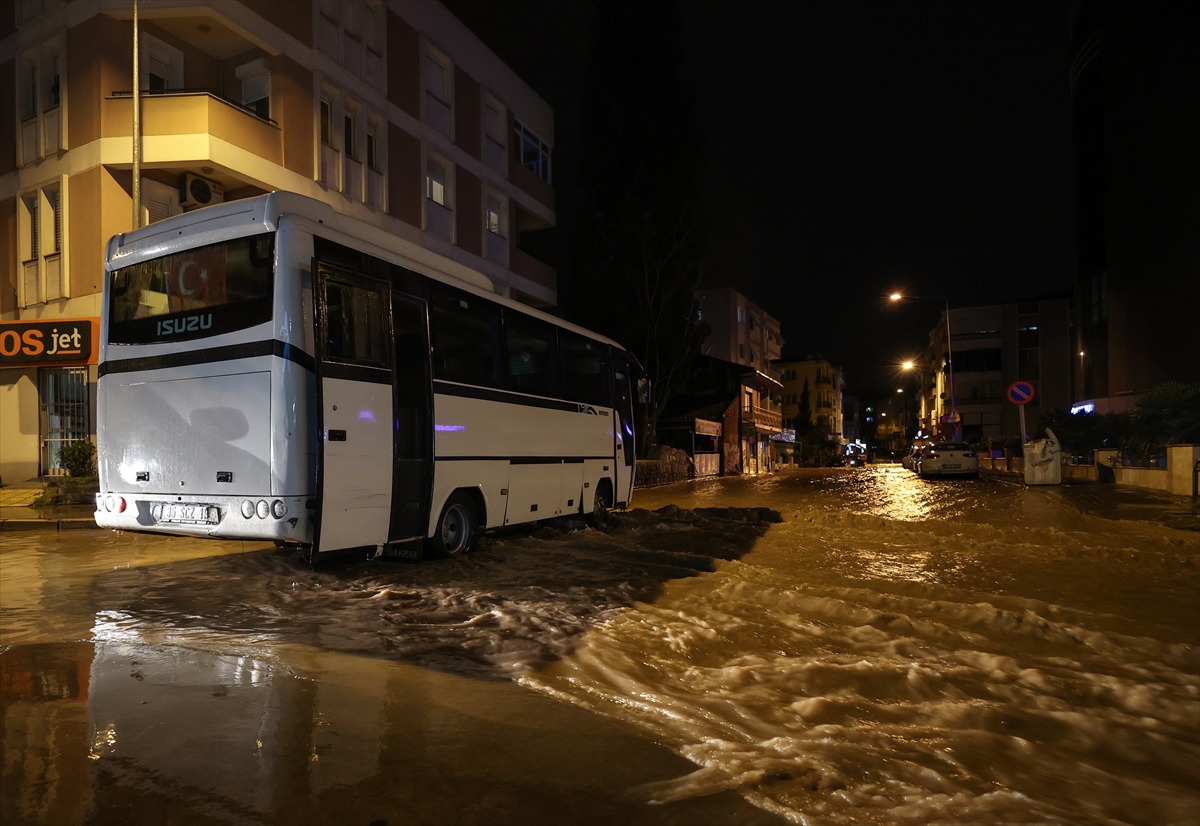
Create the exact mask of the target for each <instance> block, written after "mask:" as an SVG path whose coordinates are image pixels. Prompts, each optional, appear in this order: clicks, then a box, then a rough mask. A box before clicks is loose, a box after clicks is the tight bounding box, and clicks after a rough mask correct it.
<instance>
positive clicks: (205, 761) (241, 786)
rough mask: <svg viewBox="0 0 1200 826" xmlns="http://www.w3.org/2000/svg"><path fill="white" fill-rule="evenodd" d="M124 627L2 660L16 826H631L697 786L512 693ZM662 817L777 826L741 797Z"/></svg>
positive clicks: (4, 770)
mask: <svg viewBox="0 0 1200 826" xmlns="http://www.w3.org/2000/svg"><path fill="white" fill-rule="evenodd" d="M120 620H121V618H119V617H114V616H110V617H108V618H106V620H105V623H102V624H101V625H99V626H98V628H97V630H98V637H97V640H96V641H95V642H94V643H78V644H77V643H58V644H44V645H36V646H20V647H17V648H12V649H9V650H7V651H5V652H4V653H3V654H0V668H2V671H0V673H2V675H3V680H2V681H0V700H2V701H3V708H4V715H3V727H2V728H0V741H2V746H3V758H2V761H0V822H3V823H5V824H25V823H39V824H47V825H48V826H65V824H77V823H87V824H109V823H112V824H121V826H129V824H143V823H144V824H163V823H256V824H264V823H265V824H277V823H278V824H285V823H286V824H293V823H338V824H342V823H347V824H363V825H364V826H365V825H366V824H379V823H392V824H400V823H405V824H411V823H418V824H419V823H429V824H434V823H436V824H442V823H495V822H503V821H509V820H513V821H519V822H522V823H547V824H549V823H563V822H635V821H637V820H639V817H638V814H637V813H638V812H639V811H641V812H643V813H645V812H646V811H647V810H646V809H645V804H644V801H642V800H639V799H637V798H635V797H630V796H629V794H628V792H629V790H630V789H632V788H634V787H636V786H637V785H638V784H639V783H642V782H644V781H645V780H646V779H647V778H652V779H653V781H654V782H662V781H665V780H666V779H669V778H671V777H676V776H679V775H681V774H684V773H686V771H687V764H686V763H685V762H684V761H683V760H681V759H679V758H677V757H674V756H672V755H670V754H669V753H668V752H666V751H663V750H661V749H659V748H657V747H655V746H653V745H651V744H649V743H647V742H645V741H642V740H640V739H638V738H637V737H636V736H634V735H633V734H632V733H630V732H628V731H627V730H625V729H624V728H623V727H620V726H616V725H613V724H611V723H606V722H604V721H603V720H602V719H600V718H598V717H596V716H594V715H592V714H589V713H587V712H584V711H580V710H578V709H574V708H571V707H570V706H567V705H565V704H562V703H558V702H554V701H550V700H546V699H544V698H541V697H539V696H537V695H535V694H532V693H530V692H526V691H523V690H521V689H520V688H518V687H516V686H514V685H512V684H510V683H495V682H480V681H478V680H463V679H462V678H457V677H452V676H449V675H445V674H440V673H438V672H436V671H430V670H427V669H420V668H415V667H411V666H405V665H401V664H397V663H390V662H385V661H380V660H373V659H369V658H361V657H352V656H347V655H340V654H330V653H327V652H321V651H318V650H315V649H309V648H303V647H289V646H282V647H279V648H275V649H273V650H270V651H265V650H264V651H261V652H258V653H256V654H248V653H245V646H244V643H243V641H242V640H241V639H240V638H238V637H236V636H221V635H214V634H211V633H210V634H208V635H205V636H203V637H201V636H200V635H193V637H192V638H187V635H180V634H179V632H178V631H177V630H175V629H170V628H162V627H155V626H151V625H144V626H143V630H144V633H142V634H140V635H139V634H131V633H130V632H129V630H128V626H127V625H126V624H124V623H123V622H121V621H120ZM114 621H115V622H114ZM109 629H117V631H116V635H115V636H116V638H117V639H116V641H109V640H106V639H104V635H105V634H106V633H107V631H108V630H109ZM166 638H175V640H176V644H164V642H163V640H164V639H166ZM238 651H241V652H242V653H238V654H230V653H229V652H238ZM581 743H586V744H587V748H581V747H580V745H579V744H581ZM650 811H651V812H654V811H656V810H650ZM657 812H658V813H659V814H660V815H661V816H663V817H665V818H666V819H668V820H673V821H674V820H677V821H678V822H700V820H701V819H702V818H703V817H704V816H706V815H705V814H704V813H711V814H712V816H714V817H717V818H718V819H720V820H721V821H722V822H730V823H767V822H772V820H773V818H771V817H770V816H769V815H766V814H765V813H761V812H759V811H757V810H755V809H753V808H752V807H750V806H748V805H746V804H745V803H744V801H742V800H741V799H740V798H738V797H736V796H735V795H733V794H729V795H726V796H724V797H723V798H720V799H717V800H715V801H712V800H709V801H705V802H704V803H703V804H700V803H697V802H691V803H687V802H685V803H684V804H683V805H680V806H677V807H674V808H673V809H671V810H667V811H664V810H662V809H658V810H657Z"/></svg>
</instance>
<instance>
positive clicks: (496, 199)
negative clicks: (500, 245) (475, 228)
mask: <svg viewBox="0 0 1200 826" xmlns="http://www.w3.org/2000/svg"><path fill="white" fill-rule="evenodd" d="M500 198H501V196H499V195H497V194H495V193H492V192H489V193H488V195H487V231H488V232H492V233H495V234H496V235H504V234H505V233H504V231H503V229H502V227H503V225H504V207H503V202H502V201H501V200H500Z"/></svg>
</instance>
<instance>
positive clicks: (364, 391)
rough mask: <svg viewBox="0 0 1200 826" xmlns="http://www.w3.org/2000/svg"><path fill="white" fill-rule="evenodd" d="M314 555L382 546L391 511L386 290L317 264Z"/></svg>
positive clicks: (390, 434) (377, 283) (389, 393)
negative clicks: (316, 508) (316, 427)
mask: <svg viewBox="0 0 1200 826" xmlns="http://www.w3.org/2000/svg"><path fill="white" fill-rule="evenodd" d="M316 269H317V283H316V290H315V291H314V293H315V296H316V313H315V318H316V322H317V351H318V352H317V365H316V372H317V415H318V417H319V418H318V421H319V426H320V431H321V432H320V439H319V441H318V455H317V503H318V504H317V507H318V510H317V519H316V526H315V529H314V532H313V546H314V548H315V549H316V550H317V551H335V550H339V549H343V548H360V547H364V546H365V547H374V546H378V545H382V544H384V543H385V542H387V541H388V529H389V523H390V521H391V512H392V354H391V352H390V351H391V347H390V344H391V340H392V334H391V313H390V312H389V307H390V301H389V299H390V298H391V290H390V288H389V287H388V286H387V285H386V284H384V283H382V282H379V281H375V280H373V279H369V278H366V277H364V276H360V275H358V274H356V273H350V272H346V271H344V270H339V269H335V268H332V267H329V266H327V265H318V266H317V268H316Z"/></svg>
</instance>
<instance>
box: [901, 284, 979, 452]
mask: <svg viewBox="0 0 1200 826" xmlns="http://www.w3.org/2000/svg"><path fill="white" fill-rule="evenodd" d="M906 298H907V299H912V300H915V301H942V302H945V304H946V367H947V369H948V370H949V373H950V416H949V418H950V423H951V424H953V425H954V441H956V442H957V441H959V439H960V438H961V432H962V431H961V429H960V426H959V422H960V421H961V418H960V416H959V415H958V404H957V403H956V400H955V398H954V350H953V348H952V347H951V345H950V299H948V298H946V297H945V296H937V295H902V294H901V293H892V294H891V295H889V296H888V299H890V300H891V301H902V300H904V299H906ZM910 364H912V362H905V369H909V367H908V365H910Z"/></svg>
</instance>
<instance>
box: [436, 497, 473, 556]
mask: <svg viewBox="0 0 1200 826" xmlns="http://www.w3.org/2000/svg"><path fill="white" fill-rule="evenodd" d="M470 531H471V527H470V520H468V518H467V510H466V508H464V507H463V506H462V505H454V506H452V507H451V508H450V510H448V511H446V518H445V519H444V520H442V545H443V546H444V547H445V549H446V552H447V553H451V554H456V553H459V552H461V551H462V549H463V548H465V547H466V545H467V540H468V539H469V538H470Z"/></svg>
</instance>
